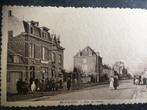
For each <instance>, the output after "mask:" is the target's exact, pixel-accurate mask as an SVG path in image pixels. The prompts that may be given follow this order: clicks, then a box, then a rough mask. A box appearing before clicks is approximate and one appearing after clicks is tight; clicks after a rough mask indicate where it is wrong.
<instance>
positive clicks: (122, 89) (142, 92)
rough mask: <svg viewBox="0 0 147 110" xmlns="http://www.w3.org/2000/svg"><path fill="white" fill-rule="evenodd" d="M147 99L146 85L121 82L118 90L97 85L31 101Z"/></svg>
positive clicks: (130, 81)
mask: <svg viewBox="0 0 147 110" xmlns="http://www.w3.org/2000/svg"><path fill="white" fill-rule="evenodd" d="M139 98H147V88H146V86H145V85H133V81H132V80H121V81H120V83H119V88H118V90H112V89H109V85H108V84H107V85H97V86H94V87H88V88H85V89H82V90H77V91H71V92H68V93H63V94H58V95H55V96H43V97H40V98H33V99H29V100H32V101H39V100H41V101H42V100H44V101H47V100H101V99H139Z"/></svg>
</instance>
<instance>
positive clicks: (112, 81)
mask: <svg viewBox="0 0 147 110" xmlns="http://www.w3.org/2000/svg"><path fill="white" fill-rule="evenodd" d="M113 83H114V78H113V76H111V77H110V84H109V88H110V89H113V88H114V86H113Z"/></svg>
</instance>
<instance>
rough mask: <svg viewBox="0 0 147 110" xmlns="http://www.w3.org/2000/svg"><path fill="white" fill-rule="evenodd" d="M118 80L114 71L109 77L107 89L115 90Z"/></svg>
mask: <svg viewBox="0 0 147 110" xmlns="http://www.w3.org/2000/svg"><path fill="white" fill-rule="evenodd" d="M118 80H119V78H118V74H117V72H115V71H114V76H111V77H110V85H109V88H110V89H115V90H116V89H117V88H118V86H119V82H118Z"/></svg>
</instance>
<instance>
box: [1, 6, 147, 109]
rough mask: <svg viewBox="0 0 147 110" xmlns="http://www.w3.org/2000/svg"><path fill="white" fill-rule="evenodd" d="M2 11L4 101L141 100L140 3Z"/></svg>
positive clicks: (145, 42)
mask: <svg viewBox="0 0 147 110" xmlns="http://www.w3.org/2000/svg"><path fill="white" fill-rule="evenodd" d="M2 12H3V13H2V14H3V15H2V55H1V58H2V59H1V68H2V74H1V81H2V82H1V84H2V85H1V104H2V105H3V106H20V107H24V106H58V105H86V104H92V105H97V104H130V103H131V104H132V103H147V10H145V9H129V8H125V9H122V8H121V9H120V8H74V7H66V8H65V7H50V6H48V7H39V6H38V7H35V6H3V8H2Z"/></svg>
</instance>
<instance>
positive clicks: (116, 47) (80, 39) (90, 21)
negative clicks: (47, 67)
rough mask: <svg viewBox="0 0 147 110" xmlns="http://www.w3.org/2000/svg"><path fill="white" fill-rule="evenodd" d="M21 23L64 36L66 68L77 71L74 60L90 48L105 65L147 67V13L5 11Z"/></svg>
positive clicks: (113, 10) (135, 69) (20, 8)
mask: <svg viewBox="0 0 147 110" xmlns="http://www.w3.org/2000/svg"><path fill="white" fill-rule="evenodd" d="M5 8H7V9H11V10H12V13H13V15H14V16H16V17H18V18H19V19H21V20H26V21H30V20H35V21H39V25H40V26H46V27H48V28H50V31H51V32H53V33H56V34H57V35H58V34H59V35H60V36H61V45H62V46H63V47H64V48H65V51H64V68H65V69H66V70H67V71H69V70H72V69H73V56H74V55H75V54H76V53H77V52H78V51H79V50H82V49H83V48H85V47H86V46H90V47H91V48H92V49H93V50H94V51H96V52H100V55H101V56H102V58H103V63H104V64H108V65H110V66H112V65H113V64H114V63H115V62H116V61H123V62H124V63H125V66H126V67H127V68H128V69H129V71H130V72H132V73H135V72H140V71H143V70H144V68H146V67H147V10H144V9H119V8H71V7H66V8H64V7H58V8H57V7H33V6H31V7H23V6H13V7H10V6H9V7H5Z"/></svg>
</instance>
